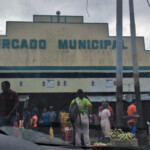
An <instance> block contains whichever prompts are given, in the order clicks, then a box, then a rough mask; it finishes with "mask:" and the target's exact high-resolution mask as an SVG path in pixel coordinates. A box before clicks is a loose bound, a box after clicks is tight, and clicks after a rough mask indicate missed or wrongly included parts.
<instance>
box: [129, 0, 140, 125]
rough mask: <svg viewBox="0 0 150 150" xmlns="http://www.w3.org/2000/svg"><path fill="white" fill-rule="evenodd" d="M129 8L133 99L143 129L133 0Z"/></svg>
mask: <svg viewBox="0 0 150 150" xmlns="http://www.w3.org/2000/svg"><path fill="white" fill-rule="evenodd" d="M129 8H130V30H131V45H132V62H133V78H134V88H135V98H136V107H137V112H138V114H139V115H140V118H139V119H138V124H137V125H138V128H143V116H142V103H141V94H140V82H139V71H138V59H137V47H136V29H135V20H134V5H133V0H129Z"/></svg>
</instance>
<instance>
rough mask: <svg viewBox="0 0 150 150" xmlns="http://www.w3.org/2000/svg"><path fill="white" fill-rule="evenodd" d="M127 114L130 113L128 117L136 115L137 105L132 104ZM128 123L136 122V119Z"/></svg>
mask: <svg viewBox="0 0 150 150" xmlns="http://www.w3.org/2000/svg"><path fill="white" fill-rule="evenodd" d="M127 113H128V116H132V115H134V113H136V105H134V104H131V105H130V106H129V107H128V111H127ZM128 122H135V119H130V120H129V121H128Z"/></svg>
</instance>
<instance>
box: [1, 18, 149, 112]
mask: <svg viewBox="0 0 150 150" xmlns="http://www.w3.org/2000/svg"><path fill="white" fill-rule="evenodd" d="M136 40H137V51H138V64H139V72H140V87H141V94H142V95H141V96H142V101H145V100H146V101H147V100H150V96H149V91H150V86H149V85H150V65H149V64H150V59H149V57H150V52H149V51H146V50H145V46H144V37H136ZM122 47H123V91H124V94H125V95H126V94H129V93H134V80H133V73H132V72H133V71H132V55H131V39H130V37H123V45H122ZM4 80H9V81H10V83H11V87H12V89H14V90H15V91H17V92H18V93H19V94H20V95H27V97H28V96H29V99H30V100H31V101H32V105H41V104H42V105H47V104H48V105H49V104H51V105H54V106H55V108H56V109H57V110H61V109H64V108H65V109H67V108H68V105H69V103H70V101H71V100H72V98H74V96H75V92H76V91H77V89H79V88H81V89H83V90H84V91H85V93H86V95H87V96H88V98H89V99H90V100H91V101H92V102H100V101H103V100H106V99H107V100H108V101H110V102H115V101H116V97H115V94H116V37H115V36H110V35H109V29H108V24H107V23H85V22H84V20H83V17H82V16H61V15H34V16H33V22H16V21H8V22H7V24H6V35H1V36H0V82H2V81H4ZM58 104H60V105H58Z"/></svg>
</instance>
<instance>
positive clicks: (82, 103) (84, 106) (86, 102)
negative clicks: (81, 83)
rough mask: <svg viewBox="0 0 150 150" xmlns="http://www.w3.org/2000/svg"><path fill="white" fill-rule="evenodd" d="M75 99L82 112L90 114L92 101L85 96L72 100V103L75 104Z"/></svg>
mask: <svg viewBox="0 0 150 150" xmlns="http://www.w3.org/2000/svg"><path fill="white" fill-rule="evenodd" d="M74 101H76V103H77V105H78V110H79V112H80V113H84V114H88V105H90V104H91V102H90V101H89V100H88V99H87V98H85V97H84V98H82V99H80V98H79V97H77V98H75V99H73V100H72V102H71V104H73V103H74Z"/></svg>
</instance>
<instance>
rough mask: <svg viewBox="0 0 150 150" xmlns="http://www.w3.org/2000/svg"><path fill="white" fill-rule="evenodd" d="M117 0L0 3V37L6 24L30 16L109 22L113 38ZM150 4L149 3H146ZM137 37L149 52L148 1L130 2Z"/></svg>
mask: <svg viewBox="0 0 150 150" xmlns="http://www.w3.org/2000/svg"><path fill="white" fill-rule="evenodd" d="M116 1H117V0H0V35H4V34H5V33H6V21H33V15H55V14H56V11H58V10H59V11H60V12H61V15H73V16H84V22H85V23H86V22H90V23H108V26H109V35H110V36H116ZM148 1H149V2H150V0H148ZM133 2H134V13H135V25H136V36H143V37H144V40H145V49H146V50H150V7H149V5H148V2H147V0H133ZM129 17H130V16H129V0H123V36H130V18H129Z"/></svg>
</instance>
